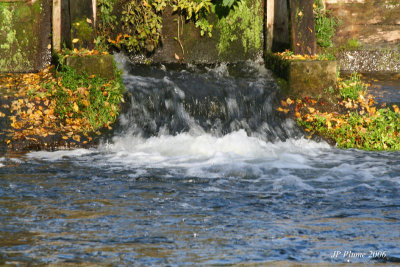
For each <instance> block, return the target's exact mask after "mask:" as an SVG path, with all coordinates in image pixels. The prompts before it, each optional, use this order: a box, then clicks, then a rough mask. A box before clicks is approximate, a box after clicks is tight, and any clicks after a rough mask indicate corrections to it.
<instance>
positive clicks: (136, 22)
mask: <svg viewBox="0 0 400 267" xmlns="http://www.w3.org/2000/svg"><path fill="white" fill-rule="evenodd" d="M116 4H117V3H116V1H115V0H100V1H99V2H98V7H99V11H100V12H99V13H100V15H99V26H98V32H99V33H100V38H98V40H97V41H98V43H100V42H101V43H103V45H104V46H106V47H108V46H110V45H111V46H115V47H117V48H118V49H126V50H128V51H129V52H133V53H138V52H150V53H151V52H153V51H154V49H155V48H156V47H157V46H158V45H159V43H160V39H161V27H162V17H161V13H162V11H163V10H164V9H165V8H166V7H167V6H170V7H172V8H173V10H174V12H176V13H178V14H179V15H180V16H182V17H183V18H185V20H186V21H189V20H193V21H194V22H195V25H196V27H198V28H199V29H200V30H201V33H202V35H203V34H205V33H208V35H209V36H211V31H212V26H211V25H210V24H209V23H208V21H207V20H206V17H207V15H208V14H209V13H210V12H211V6H212V3H211V1H210V0H197V1H191V0H149V1H146V0H143V1H142V3H141V4H138V3H137V1H136V0H131V1H127V2H126V3H125V4H124V5H123V6H122V16H121V18H120V19H117V16H116V15H115V12H114V11H115V6H116ZM116 30H117V32H118V33H117V34H116V33H115V32H116Z"/></svg>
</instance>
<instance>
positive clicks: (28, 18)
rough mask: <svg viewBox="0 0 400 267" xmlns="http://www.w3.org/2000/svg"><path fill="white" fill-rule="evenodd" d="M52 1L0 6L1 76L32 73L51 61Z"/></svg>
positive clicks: (5, 3)
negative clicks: (7, 73) (2, 74)
mask: <svg viewBox="0 0 400 267" xmlns="http://www.w3.org/2000/svg"><path fill="white" fill-rule="evenodd" d="M50 9H51V1H50V0H37V1H36V2H35V3H32V2H25V1H15V2H0V72H35V71H39V70H40V69H43V68H44V67H45V66H46V65H48V64H49V63H50V61H51V46H49V45H51V39H50V30H51V17H50V16H51V10H50Z"/></svg>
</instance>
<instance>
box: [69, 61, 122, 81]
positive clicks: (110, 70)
mask: <svg viewBox="0 0 400 267" xmlns="http://www.w3.org/2000/svg"><path fill="white" fill-rule="evenodd" d="M66 64H67V65H68V66H70V67H71V68H73V69H75V70H76V71H77V72H78V73H84V72H85V73H87V74H88V75H96V76H100V77H102V78H105V79H114V78H115V75H114V58H113V56H112V55H94V56H84V57H79V56H72V57H67V58H66Z"/></svg>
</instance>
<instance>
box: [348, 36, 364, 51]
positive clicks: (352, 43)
mask: <svg viewBox="0 0 400 267" xmlns="http://www.w3.org/2000/svg"><path fill="white" fill-rule="evenodd" d="M360 46H361V44H360V42H359V41H358V40H357V39H355V38H351V39H350V40H348V41H347V48H348V49H350V50H355V49H358V48H360Z"/></svg>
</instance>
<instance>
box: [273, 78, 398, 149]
mask: <svg viewBox="0 0 400 267" xmlns="http://www.w3.org/2000/svg"><path fill="white" fill-rule="evenodd" d="M366 81H368V79H367V78H364V77H363V76H362V75H361V74H356V73H353V74H351V75H350V76H348V77H346V78H345V79H343V78H338V89H337V92H338V94H339V95H338V98H337V99H338V101H337V103H336V105H335V106H336V108H335V109H334V110H332V109H326V107H325V103H324V102H323V101H320V100H318V99H315V98H310V97H304V98H302V99H294V100H292V99H290V98H287V99H285V100H282V101H281V106H280V107H278V111H281V112H284V113H286V114H290V116H291V117H292V118H294V119H295V120H296V121H297V124H298V125H299V126H301V127H303V129H304V130H305V132H306V135H307V137H308V138H310V139H312V138H318V139H320V138H322V139H324V140H326V141H327V142H328V143H330V144H331V145H336V146H337V147H339V148H357V149H363V150H400V145H399V144H400V127H399V125H400V109H399V107H398V105H396V104H395V103H389V102H388V103H386V102H381V101H379V102H378V101H376V100H375V96H374V95H373V94H371V93H370V92H371V91H370V90H369V86H370V84H368V83H366ZM375 90H376V88H375ZM334 92H335V91H334V89H333V88H331V89H327V93H334ZM374 94H378V92H377V91H374Z"/></svg>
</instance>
